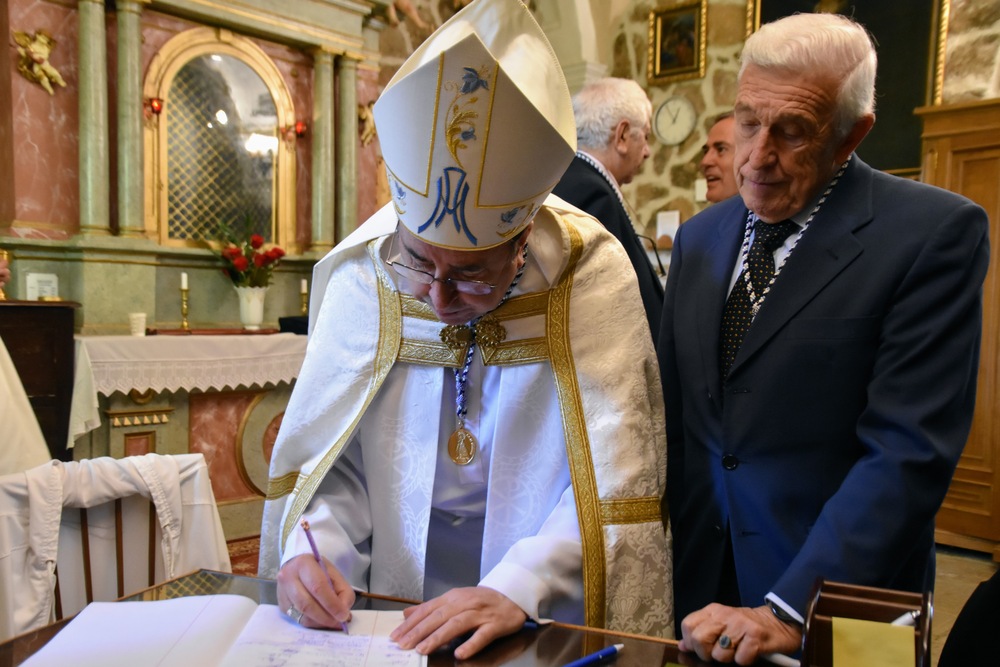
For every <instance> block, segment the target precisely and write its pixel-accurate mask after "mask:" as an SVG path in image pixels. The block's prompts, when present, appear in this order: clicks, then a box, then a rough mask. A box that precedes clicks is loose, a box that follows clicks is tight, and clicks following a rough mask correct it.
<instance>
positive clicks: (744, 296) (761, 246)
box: [719, 220, 798, 378]
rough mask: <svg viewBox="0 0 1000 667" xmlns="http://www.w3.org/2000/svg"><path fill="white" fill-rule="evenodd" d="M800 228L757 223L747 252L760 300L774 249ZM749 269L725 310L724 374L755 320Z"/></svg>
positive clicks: (721, 354)
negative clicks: (747, 274) (748, 284)
mask: <svg viewBox="0 0 1000 667" xmlns="http://www.w3.org/2000/svg"><path fill="white" fill-rule="evenodd" d="M796 229H798V225H796V224H795V223H794V222H792V221H791V220H784V221H782V222H779V223H776V224H768V223H766V222H764V221H763V220H758V221H757V223H756V224H755V225H754V239H753V245H752V246H750V251H749V252H748V253H747V270H748V271H750V283H751V284H752V286H753V292H754V296H755V297H756V299H757V300H758V302H760V301H761V295H762V294H763V292H764V290H765V289H767V287H768V284H769V283H770V282H771V278H772V277H774V251H775V249H776V248H778V247H779V246H780V245H781V244H782V243H784V242H785V239H787V238H788V237H789V236H790V235H791V234H792V232H794V231H795V230H796ZM746 278H747V277H746V271H743V272H742V273H740V277H739V278H737V279H736V284H735V285H733V291H732V292H730V293H729V299H728V300H727V301H726V309H725V310H724V311H723V312H722V332H721V333H722V335H721V336H720V345H719V370H720V371H721V372H722V377H723V378H725V377H726V376H727V375H728V374H729V368H730V366H732V365H733V360H734V359H736V353H737V352H739V350H740V346H741V345H742V344H743V338H744V337H745V336H746V333H747V330H748V329H750V324H751V323H752V322H753V307H752V305H751V304H750V294H749V292H748V291H747V284H746Z"/></svg>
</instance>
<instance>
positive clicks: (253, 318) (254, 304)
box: [236, 287, 267, 331]
mask: <svg viewBox="0 0 1000 667" xmlns="http://www.w3.org/2000/svg"><path fill="white" fill-rule="evenodd" d="M236 294H237V296H238V297H239V299H240V323H241V324H242V325H243V328H244V329H247V330H248V331H257V330H258V329H260V325H261V323H262V322H263V321H264V296H265V295H267V288H266V287H237V288H236Z"/></svg>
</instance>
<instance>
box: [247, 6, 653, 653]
mask: <svg viewBox="0 0 1000 667" xmlns="http://www.w3.org/2000/svg"><path fill="white" fill-rule="evenodd" d="M496 54H501V55H496ZM374 116H375V123H376V127H377V130H378V134H379V138H380V141H381V145H382V151H383V154H384V156H385V164H386V171H387V173H388V178H389V184H390V189H391V192H392V195H393V197H392V201H391V202H390V203H389V204H387V205H386V207H384V208H383V209H382V210H380V211H379V212H378V213H376V214H375V215H374V216H373V217H372V218H370V219H369V220H368V221H367V222H365V223H364V224H363V225H362V226H361V227H359V228H358V230H357V231H356V232H355V233H353V234H352V235H351V236H349V237H348V238H347V239H345V240H344V241H342V242H341V243H340V244H339V245H338V246H337V247H336V248H334V250H333V251H331V253H330V254H329V255H328V256H327V257H326V258H324V259H323V260H322V261H321V262H320V263H319V265H317V267H316V269H315V272H314V282H313V284H314V285H315V286H316V288H315V289H314V302H313V308H311V309H310V312H311V314H312V317H313V322H312V326H311V334H310V341H309V349H308V352H307V355H306V359H305V362H304V364H303V368H302V372H301V373H300V375H299V377H298V380H297V382H296V386H295V390H294V392H293V394H292V398H291V401H290V402H289V405H288V409H287V411H286V413H285V417H284V420H283V422H282V426H281V430H280V432H279V434H278V439H277V443H276V445H275V451H274V455H273V456H272V460H271V469H270V483H269V488H268V502H267V504H266V506H265V514H264V523H263V526H262V534H261V564H260V574H261V575H262V576H276V577H277V580H278V603H279V606H280V607H281V609H282V610H284V611H285V613H286V614H288V615H289V616H290V617H291V618H292V619H293V620H295V621H296V622H299V623H301V624H302V625H305V626H308V627H330V628H337V627H339V625H340V623H341V622H343V621H346V620H347V619H348V618H349V616H350V608H351V605H352V603H353V601H354V598H355V590H362V591H368V592H372V593H378V594H385V595H392V596H397V597H403V598H408V599H413V600H424V601H425V602H424V603H423V604H420V605H418V606H416V607H413V608H411V609H410V610H408V612H407V616H406V620H405V621H404V622H403V623H402V625H400V626H399V627H398V628H397V629H396V630H395V631H394V632H393V633H392V636H391V638H392V639H393V640H394V641H396V642H397V643H398V645H399V646H400V647H401V648H404V649H411V648H412V649H415V650H417V651H418V652H420V653H423V654H427V653H430V652H432V651H434V650H436V649H438V648H440V647H443V646H446V645H448V644H449V643H450V642H452V641H455V644H452V646H456V648H454V655H455V657H456V658H458V659H460V660H463V659H467V658H469V657H470V656H472V655H473V654H475V653H476V652H478V651H479V650H481V649H482V648H483V647H484V646H486V645H487V644H488V643H489V642H491V641H492V640H493V639H495V638H497V637H500V636H503V635H506V634H510V633H512V632H515V631H517V630H518V629H520V628H521V627H522V626H523V624H524V623H525V621H526V620H527V619H538V618H541V617H545V618H554V619H557V620H562V621H567V622H572V623H581V624H587V625H594V626H600V627H607V628H611V629H614V630H621V631H626V632H632V633H640V634H657V635H663V634H666V633H670V632H671V629H672V602H671V598H670V595H671V593H670V591H671V586H670V581H669V572H670V567H669V562H668V558H669V553H670V550H669V545H668V538H667V535H666V534H665V531H664V529H663V524H662V523H661V516H660V497H661V494H662V493H663V492H664V480H665V475H666V471H665V461H664V454H665V450H666V443H665V438H664V437H663V431H664V424H663V412H662V395H661V389H660V386H659V384H658V382H659V378H658V372H657V363H656V360H655V355H654V351H653V346H652V342H651V340H650V336H649V332H648V330H647V325H646V319H645V317H643V306H642V301H641V299H640V297H639V293H638V290H637V288H636V284H635V279H634V278H632V277H631V268H630V265H629V261H628V258H627V257H626V255H625V253H624V251H623V250H622V248H621V246H620V244H619V243H618V242H617V241H616V240H615V238H614V237H613V236H612V235H611V234H609V233H608V232H607V231H606V230H605V229H604V228H603V227H602V226H601V225H600V224H599V223H598V222H597V221H596V220H594V219H593V218H591V217H590V216H587V215H585V214H583V213H581V212H580V211H578V210H577V209H574V208H572V207H569V206H567V205H565V204H563V203H562V202H561V201H560V200H558V199H557V198H548V194H549V192H550V191H551V189H552V187H553V186H554V185H555V183H556V182H557V181H558V180H559V177H560V176H561V175H562V173H563V171H564V170H565V169H566V166H567V165H568V164H569V162H570V160H572V158H573V155H574V151H575V143H576V142H575V134H576V133H575V126H574V123H573V114H572V107H571V105H570V99H569V92H568V90H567V88H566V83H565V81H564V79H563V76H562V72H561V70H560V68H559V65H558V62H556V60H555V58H554V56H553V55H552V51H551V48H550V46H549V45H548V43H547V42H546V40H545V37H544V35H543V34H542V32H541V30H540V29H539V28H538V25H537V24H536V23H535V21H534V19H533V17H532V16H531V13H530V12H529V11H528V10H527V9H526V8H525V7H524V6H523V5H522V4H521V3H520V2H519V1H518V0H478V1H477V2H474V3H472V4H471V5H469V6H468V7H467V8H466V9H464V10H462V11H461V12H460V13H458V14H456V15H455V16H454V17H453V18H452V19H451V20H449V21H448V22H447V23H445V24H444V25H443V26H442V27H441V28H440V29H439V30H438V32H436V33H435V34H434V35H432V36H431V37H429V38H428V39H427V40H426V41H425V42H424V43H423V45H421V47H420V48H418V50H417V51H416V52H415V53H414V54H413V55H412V56H411V57H410V59H409V60H407V62H406V63H404V64H403V66H402V67H401V68H400V70H399V71H398V72H397V74H396V75H395V77H394V78H393V79H392V80H391V81H390V82H389V84H388V85H387V87H386V90H385V92H384V93H383V94H382V96H381V97H380V99H379V101H378V102H377V103H376V105H375V108H374ZM303 519H306V520H308V522H309V524H310V526H311V529H312V530H311V533H312V535H313V536H314V537H315V541H316V545H317V547H318V549H317V550H318V552H319V554H321V557H322V562H323V567H321V566H320V565H319V564H318V563H317V558H315V557H314V556H313V555H312V552H311V549H310V545H309V540H308V537H309V535H308V534H306V533H305V532H304V530H303V529H302V528H300V527H299V526H300V522H301V521H302V520H303ZM585 575H586V576H585ZM626 599H627V600H629V601H630V605H621V604H612V602H614V601H618V602H620V601H621V600H626Z"/></svg>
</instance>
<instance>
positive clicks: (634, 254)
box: [552, 157, 663, 344]
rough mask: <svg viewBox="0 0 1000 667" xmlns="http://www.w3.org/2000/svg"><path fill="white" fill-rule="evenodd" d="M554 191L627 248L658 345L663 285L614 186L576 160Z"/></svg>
mask: <svg viewBox="0 0 1000 667" xmlns="http://www.w3.org/2000/svg"><path fill="white" fill-rule="evenodd" d="M552 192H553V194H555V195H556V196H557V197H561V198H562V199H565V200H566V201H568V202H569V203H570V204H572V205H573V206H576V207H577V208H579V209H581V210H583V211H586V212H587V213H589V214H590V215H592V216H594V217H595V218H597V219H598V221H600V223H601V224H602V225H604V226H605V227H606V228H607V230H608V231H609V232H611V233H612V234H614V235H615V238H617V239H618V242H619V243H621V244H622V247H624V248H625V252H626V253H627V254H628V258H629V260H630V261H631V262H632V267H633V268H634V269H635V274H636V278H638V280H639V294H640V295H641V296H642V305H643V306H644V307H645V309H646V319H647V320H649V330H650V332H651V334H652V336H653V343H654V344H655V343H656V338H657V336H658V335H659V330H660V317H661V316H662V312H663V284H662V283H660V277H659V276H658V275H656V271H655V270H654V269H653V265H652V264H650V262H649V256H648V255H646V250H645V248H643V245H642V242H641V241H640V240H639V236H638V234H636V231H635V228H634V227H632V221H631V220H630V219H629V217H628V213H627V212H626V211H625V209H624V208H623V207H622V205H621V202H619V201H618V196H617V195H616V194H615V191H614V189H613V188H612V187H611V184H610V183H608V182H607V181H606V180H604V176H602V175H601V174H600V172H598V171H597V170H596V169H594V168H593V167H592V166H590V165H589V164H587V163H586V162H585V161H584V160H581V159H580V158H578V157H575V158H573V162H571V163H570V165H569V168H568V169H567V170H566V173H565V174H564V175H563V177H562V179H560V181H559V183H558V184H557V185H556V187H555V189H554V190H553V191H552Z"/></svg>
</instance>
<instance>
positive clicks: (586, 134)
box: [573, 77, 653, 149]
mask: <svg viewBox="0 0 1000 667" xmlns="http://www.w3.org/2000/svg"><path fill="white" fill-rule="evenodd" d="M652 115H653V103H652V102H650V101H649V97H648V96H647V95H646V91H644V90H643V89H642V86H640V85H639V84H638V83H636V82H635V81H632V80H631V79H619V78H615V77H607V78H604V79H598V80H597V81H594V82H593V83H589V84H587V85H586V86H584V87H583V88H582V89H581V90H580V92H578V93H577V94H576V95H574V96H573V116H574V118H575V119H576V142H577V145H578V146H579V147H580V148H582V149H587V148H590V149H601V148H605V147H606V146H607V145H608V144H609V143H611V139H612V133H613V132H614V129H615V127H616V126H617V125H618V123H619V122H621V121H622V120H627V121H628V122H629V123H630V124H631V125H632V132H633V133H635V132H642V131H643V128H644V127H645V126H646V125H647V124H648V123H649V122H650V118H651V117H652Z"/></svg>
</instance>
